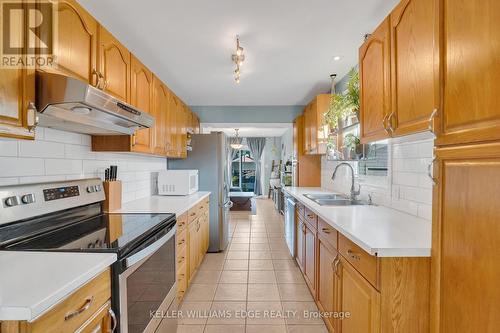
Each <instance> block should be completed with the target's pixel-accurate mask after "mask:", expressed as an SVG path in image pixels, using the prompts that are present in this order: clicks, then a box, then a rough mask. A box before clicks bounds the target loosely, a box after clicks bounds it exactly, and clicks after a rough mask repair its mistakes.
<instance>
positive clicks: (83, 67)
mask: <svg viewBox="0 0 500 333" xmlns="http://www.w3.org/2000/svg"><path fill="white" fill-rule="evenodd" d="M57 13H58V36H57V37H58V42H57V43H56V45H55V46H56V47H55V49H54V56H55V59H56V63H57V68H56V71H58V72H61V73H63V74H65V75H70V76H73V77H76V78H78V79H80V80H82V81H85V82H88V83H89V84H91V85H96V84H97V79H98V78H97V67H96V66H97V21H96V20H95V19H94V18H93V17H92V16H91V15H90V14H89V13H88V12H87V11H85V10H84V9H83V8H82V7H81V6H80V5H79V4H78V3H77V2H76V1H75V0H64V1H58V2H57ZM43 69H44V70H45V68H43Z"/></svg>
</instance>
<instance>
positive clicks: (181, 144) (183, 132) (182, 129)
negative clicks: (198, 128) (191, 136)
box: [177, 103, 188, 158]
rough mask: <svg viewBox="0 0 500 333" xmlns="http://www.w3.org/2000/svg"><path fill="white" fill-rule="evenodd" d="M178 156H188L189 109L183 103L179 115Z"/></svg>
mask: <svg viewBox="0 0 500 333" xmlns="http://www.w3.org/2000/svg"><path fill="white" fill-rule="evenodd" d="M177 117H178V118H177V119H178V121H177V131H178V133H177V154H178V156H179V157H181V158H186V156H187V151H186V147H187V126H188V123H187V122H188V107H187V105H186V104H184V103H181V107H180V110H179V112H178V114H177Z"/></svg>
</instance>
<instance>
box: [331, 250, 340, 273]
mask: <svg viewBox="0 0 500 333" xmlns="http://www.w3.org/2000/svg"><path fill="white" fill-rule="evenodd" d="M338 259H339V255H338V254H337V255H336V256H335V258H333V261H332V269H333V273H336V272H337V260H338Z"/></svg>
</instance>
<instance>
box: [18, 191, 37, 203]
mask: <svg viewBox="0 0 500 333" xmlns="http://www.w3.org/2000/svg"><path fill="white" fill-rule="evenodd" d="M21 201H22V202H23V204H30V203H33V202H35V195H34V194H33V193H29V194H25V195H23V196H22V197H21Z"/></svg>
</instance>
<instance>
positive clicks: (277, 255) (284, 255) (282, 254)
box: [271, 251, 293, 260]
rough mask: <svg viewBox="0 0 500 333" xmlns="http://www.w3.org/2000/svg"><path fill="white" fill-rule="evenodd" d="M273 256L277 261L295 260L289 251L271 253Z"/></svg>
mask: <svg viewBox="0 0 500 333" xmlns="http://www.w3.org/2000/svg"><path fill="white" fill-rule="evenodd" d="M271 256H272V258H273V259H276V260H283V259H290V260H293V258H292V255H291V254H290V252H288V251H271Z"/></svg>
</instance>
